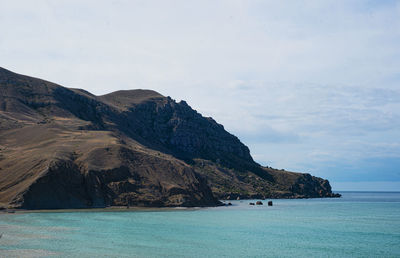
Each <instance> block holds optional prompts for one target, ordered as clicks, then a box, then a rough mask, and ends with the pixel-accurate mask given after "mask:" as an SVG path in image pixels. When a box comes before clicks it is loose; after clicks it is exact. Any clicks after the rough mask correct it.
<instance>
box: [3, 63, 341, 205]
mask: <svg viewBox="0 0 400 258" xmlns="http://www.w3.org/2000/svg"><path fill="white" fill-rule="evenodd" d="M334 196H336V195H335V194H333V193H332V191H331V187H330V185H329V182H328V181H327V180H324V179H321V178H317V177H313V176H311V175H309V174H301V173H293V172H286V171H283V170H276V169H272V168H268V167H262V166H260V165H259V164H257V163H256V162H254V160H253V159H252V157H251V155H250V151H249V149H248V147H247V146H245V145H244V144H243V143H241V142H240V140H239V139H238V138H237V137H236V136H234V135H232V134H230V133H228V132H227V131H225V129H224V127H223V126H222V125H220V124H218V123H217V122H216V121H214V120H213V119H212V118H207V117H203V116H202V115H201V114H199V113H198V112H196V111H195V110H193V109H192V108H191V107H190V106H189V105H188V104H187V103H186V102H185V101H181V102H176V101H174V100H173V99H171V98H170V97H164V96H162V95H161V94H159V93H157V92H155V91H151V90H129V91H116V92H113V93H110V94H107V95H103V96H95V95H93V94H91V93H89V92H87V91H84V90H81V89H72V88H66V87H62V86H60V85H57V84H54V83H51V82H48V81H45V80H41V79H37V78H32V77H28V76H24V75H19V74H16V73H13V72H11V71H8V70H6V69H3V68H0V205H1V206H6V207H14V208H25V209H55V208H88V207H107V206H125V205H131V206H157V207H161V206H216V205H219V204H220V202H219V201H218V199H232V198H238V197H239V198H278V197H279V198H308V197H334Z"/></svg>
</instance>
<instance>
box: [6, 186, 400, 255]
mask: <svg viewBox="0 0 400 258" xmlns="http://www.w3.org/2000/svg"><path fill="white" fill-rule="evenodd" d="M341 193H342V195H343V197H342V198H340V199H302V200H272V201H273V203H274V206H272V207H268V206H267V205H266V204H267V203H266V201H267V200H266V201H263V202H264V205H263V206H250V205H249V204H248V203H249V202H250V201H249V200H243V201H232V204H233V205H232V206H225V207H217V208H201V209H189V210H182V209H176V210H168V211H165V210H164V211H132V212H114V211H113V212H104V211H102V212H99V211H96V212H63V213H59V212H47V213H22V214H19V213H16V214H0V234H3V235H2V237H1V238H0V257H41V256H48V257H400V192H391V193H389V192H385V193H383V192H341Z"/></svg>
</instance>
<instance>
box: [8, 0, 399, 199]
mask: <svg viewBox="0 0 400 258" xmlns="http://www.w3.org/2000/svg"><path fill="white" fill-rule="evenodd" d="M0 6H1V8H0V31H1V34H0V66H1V67H3V68H6V69H9V70H12V71H14V72H17V73H21V74H27V75H30V76H34V77H39V78H43V79H46V80H49V81H53V82H56V83H58V84H61V85H63V86H66V87H72V88H82V89H85V90H88V91H90V92H92V93H94V94H96V95H102V94H106V93H109V92H112V91H116V90H122V89H138V88H141V89H153V90H156V91H158V92H160V93H161V94H163V95H165V96H171V97H172V98H173V99H175V100H177V101H180V100H186V101H187V102H188V103H189V105H190V106H191V107H192V108H193V109H195V110H197V111H198V112H199V113H201V114H203V115H204V116H211V117H213V118H214V119H215V120H216V121H218V122H219V123H221V124H223V125H224V127H225V129H226V130H227V131H229V132H231V133H233V134H235V135H236V136H238V137H239V138H240V139H241V140H242V142H243V143H245V144H246V145H247V146H249V148H250V151H251V154H252V156H253V158H254V159H255V160H256V161H257V162H259V163H260V164H262V165H265V166H271V167H274V168H284V169H286V170H291V171H299V172H308V173H311V174H313V175H316V176H319V177H323V178H327V179H329V181H330V182H331V185H332V186H333V189H334V190H336V191H341V190H374V191H400V1H391V0H386V1H380V0H376V1H368V0H364V1H358V0H354V1H353V0H346V1H344V0H332V1H330V0H314V1H312V0H310V1H268V0H260V1H258V0H247V1H238V0H226V1H218V0H212V1H208V0H203V1H190V0H184V1H162V0H160V1H152V0H145V1H99V0H97V1H82V0H81V1H74V0H68V1H67V0H59V1H44V0H35V1H18V0H12V1H11V0H10V1H7V0H0Z"/></svg>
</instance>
